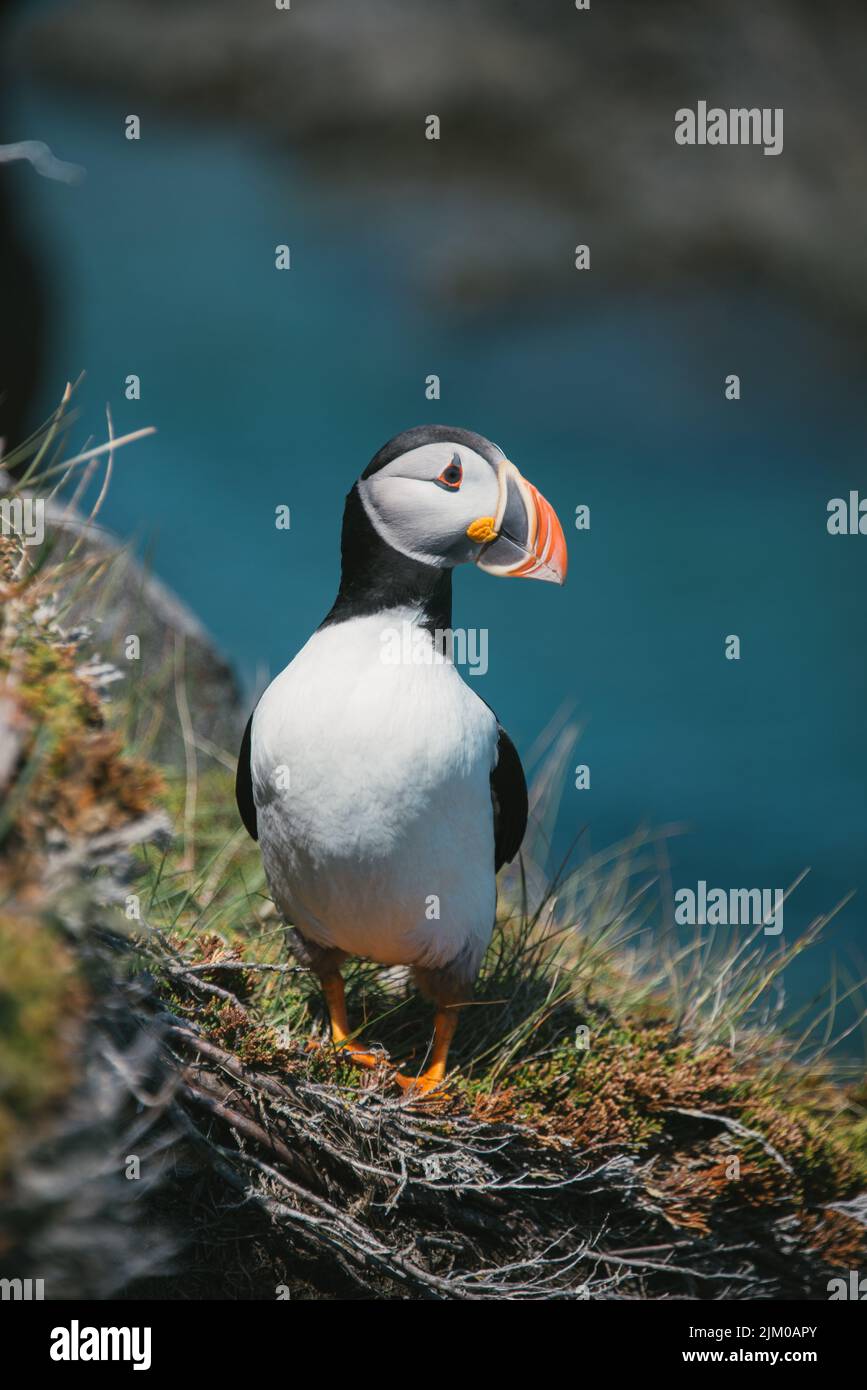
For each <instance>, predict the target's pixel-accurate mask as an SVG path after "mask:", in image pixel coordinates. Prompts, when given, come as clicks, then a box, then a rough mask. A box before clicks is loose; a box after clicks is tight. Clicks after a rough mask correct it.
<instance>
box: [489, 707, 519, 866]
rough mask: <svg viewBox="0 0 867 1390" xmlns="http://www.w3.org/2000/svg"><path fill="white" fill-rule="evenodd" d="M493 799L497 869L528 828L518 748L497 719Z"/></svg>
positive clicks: (514, 851)
mask: <svg viewBox="0 0 867 1390" xmlns="http://www.w3.org/2000/svg"><path fill="white" fill-rule="evenodd" d="M491 800H492V802H493V803H494V865H495V869H496V872H497V873H499V871H500V869H501V868H502V867H503V865H504V864H509V863H511V861H512V860H513V859H514V857H515V855H516V854H517V853H518V850H519V849H520V848H521V841H522V840H523V838H524V831H525V830H526V829H527V782H526V779H525V777H524V769H523V768H522V767H521V759H520V758H519V757H518V750H517V749H516V747H515V745H514V743H513V742H512V740H511V739H510V738H509V735H508V734H507V733H506V731H505V729H504V728H503V726H502V725H501V723H500V721H499V720H497V761H496V763H495V765H494V767H493V768H492V769H491Z"/></svg>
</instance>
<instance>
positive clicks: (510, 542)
mask: <svg viewBox="0 0 867 1390" xmlns="http://www.w3.org/2000/svg"><path fill="white" fill-rule="evenodd" d="M499 483H500V494H499V505H498V507H497V515H496V516H495V517H489V518H480V521H483V520H484V521H488V522H489V523H490V524H489V525H488V527H487V528H486V530H484V529H483V528H481V527H480V525H479V522H473V525H472V526H471V527H470V531H469V534H470V535H471V536H473V533H474V528H477V529H475V534H476V535H486V537H487V544H485V545H484V547H483V549H482V551H481V552H480V554H479V556H478V558H477V560H476V563H477V565H478V566H479V569H483V570H486V571H487V572H488V574H496V575H500V576H501V577H503V578H514V579H546V580H548V582H549V583H552V584H563V583H565V580H566V570H567V566H568V557H567V554H566V537H565V536H564V534H563V527H562V526H561V525H560V521H559V519H558V517H557V513H556V512H555V511H554V508H553V507H552V506H551V503H550V502H547V501H546V500H545V498H544V497H543V496H542V494H541V492H539V491H538V489H537V488H535V487H534V486H533V484H532V483H528V482H527V480H526V478H523V477H522V476H521V474H520V473H519V472H518V470H517V468H516V467H515V465H514V464H513V463H509V462H508V460H507V459H503V460H502V461H501V463H500V468H499Z"/></svg>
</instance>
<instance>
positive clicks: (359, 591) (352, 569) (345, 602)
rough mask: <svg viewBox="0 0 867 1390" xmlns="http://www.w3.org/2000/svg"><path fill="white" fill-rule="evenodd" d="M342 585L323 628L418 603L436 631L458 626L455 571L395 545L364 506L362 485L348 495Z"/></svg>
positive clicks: (416, 606) (423, 623)
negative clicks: (414, 556)
mask: <svg viewBox="0 0 867 1390" xmlns="http://www.w3.org/2000/svg"><path fill="white" fill-rule="evenodd" d="M340 558H341V572H340V589H339V590H338V593H337V598H336V599H335V600H334V604H333V606H332V608H331V611H330V613H329V614H328V616H327V617H326V618H325V620H324V622H322V623H320V629H321V628H323V627H330V626H331V625H332V624H333V623H345V622H348V620H349V619H350V618H364V617H369V616H371V615H372V614H374V613H382V612H384V611H386V610H388V609H393V608H413V609H417V610H418V612H419V614H420V620H419V621H420V625H421V626H422V627H425V628H427V629H428V631H430V632H433V631H434V630H435V629H436V628H439V629H440V630H443V629H445V628H451V625H452V572H451V570H450V569H448V568H445V567H440V566H437V565H425V564H422V563H421V561H419V560H411V559H410V558H409V556H408V555H401V554H400V552H399V551H397V550H394V549H392V547H391V546H390V545H387V544H386V542H385V541H384V540H382V538H381V537H380V536H379V535H378V534H377V532H376V530H375V529H374V526H373V523H372V522H371V520H370V518H369V517H368V515H367V512H366V511H365V510H364V503H363V502H362V500H361V497H360V496H359V493H358V486H357V484H356V485H355V486H354V487H353V488H352V490H351V491H350V492H349V493H348V494H347V497H346V506H345V508H344V511H343V532H342V535H341V540H340Z"/></svg>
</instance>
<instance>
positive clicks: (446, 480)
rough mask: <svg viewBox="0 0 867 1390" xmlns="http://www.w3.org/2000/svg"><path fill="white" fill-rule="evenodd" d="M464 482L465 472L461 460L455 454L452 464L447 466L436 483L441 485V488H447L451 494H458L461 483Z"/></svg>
mask: <svg viewBox="0 0 867 1390" xmlns="http://www.w3.org/2000/svg"><path fill="white" fill-rule="evenodd" d="M463 481H464V470H463V465H462V464H461V461H460V459H459V458H458V456H457V454H455V456H454V458H453V459H452V461H451V463H450V464H447V465H446V467H445V468H444V469H443V471H442V473H440V475H439V477H438V478H435V479H434V482H437V483H439V485H440V487H447V488H448V490H449V492H457V490H458V488H459V487H460V485H461V483H462V482H463Z"/></svg>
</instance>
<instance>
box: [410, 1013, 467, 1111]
mask: <svg viewBox="0 0 867 1390" xmlns="http://www.w3.org/2000/svg"><path fill="white" fill-rule="evenodd" d="M457 1026H458V1012H457V1009H437V1011H436V1014H435V1015H434V1040H433V1049H432V1051H431V1058H430V1064H429V1065H428V1067H427V1068H426V1070H425V1071H423V1072H422V1074H421V1076H403V1075H401V1073H399V1072H398V1074H397V1076H396V1077H395V1081H396V1082H397V1084H398V1086H400V1087H402V1088H403V1090H404V1091H408V1092H416V1093H417V1094H418V1095H422V1096H424V1095H427V1094H428V1092H430V1091H433V1090H435V1089H436V1087H437V1086H440V1085H442V1082H443V1080H444V1078H445V1074H446V1064H447V1062H448V1057H449V1047H450V1046H451V1041H452V1038H453V1037H454V1035H455V1029H456V1028H457Z"/></svg>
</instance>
